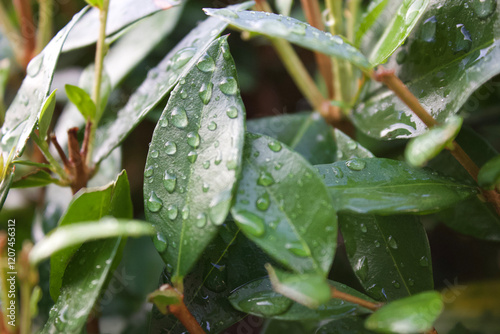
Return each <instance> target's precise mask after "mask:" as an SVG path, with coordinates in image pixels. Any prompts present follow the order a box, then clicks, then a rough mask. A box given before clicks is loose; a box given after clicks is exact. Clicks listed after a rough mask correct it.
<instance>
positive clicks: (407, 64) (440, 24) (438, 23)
mask: <svg viewBox="0 0 500 334" xmlns="http://www.w3.org/2000/svg"><path fill="white" fill-rule="evenodd" d="M499 13H500V6H497V1H493V0H492V1H490V0H488V1H484V2H482V1H479V0H478V1H469V0H445V1H441V0H431V1H430V5H429V7H428V9H427V10H426V12H425V14H424V15H423V16H422V19H421V20H420V21H419V23H418V24H417V26H416V27H415V29H414V30H413V32H412V33H411V35H410V36H409V37H408V39H407V41H406V43H405V44H404V45H403V46H401V47H400V50H399V51H398V53H397V54H396V55H395V56H394V57H392V58H391V59H390V61H389V63H388V65H387V67H388V68H391V69H395V70H396V75H397V76H398V77H399V78H401V80H402V81H403V82H404V83H405V84H406V85H407V86H408V88H409V89H410V91H411V92H412V93H413V94H414V95H415V96H417V98H418V99H419V101H420V103H421V104H422V105H423V107H424V108H425V109H426V110H428V111H429V112H430V113H431V114H432V116H433V117H434V118H435V119H437V121H438V122H444V121H445V120H446V119H447V118H448V117H449V116H450V115H453V114H455V113H457V112H458V111H459V109H460V108H461V107H462V106H463V105H464V104H465V102H466V101H467V100H468V99H469V97H470V96H471V94H472V93H473V92H474V91H475V90H476V89H478V88H479V87H481V85H483V84H484V83H486V82H487V81H488V80H489V79H491V78H492V77H494V76H495V75H497V74H498V73H500V62H498V61H497V59H499V58H500V47H499V45H500V29H499V27H500V20H499V17H500V15H499ZM490 89H492V88H491V87H490ZM361 102H362V103H359V104H358V106H357V107H356V109H355V110H354V111H353V114H352V120H353V122H354V123H355V124H356V126H357V128H359V129H360V130H362V131H363V132H365V133H366V134H368V135H369V136H372V137H374V138H382V139H385V140H390V139H397V138H410V137H415V136H417V135H420V134H422V133H423V132H425V131H426V127H425V125H424V124H423V123H422V121H421V120H419V119H418V118H417V117H416V116H415V115H414V114H413V112H412V111H411V110H409V108H408V107H407V106H406V105H405V104H404V103H403V102H402V101H401V100H400V99H399V98H398V97H397V96H395V95H394V93H393V92H392V91H390V90H388V89H386V88H385V87H380V86H379V85H374V86H373V89H371V91H370V92H369V93H368V94H367V95H366V97H365V98H364V100H362V101H361Z"/></svg>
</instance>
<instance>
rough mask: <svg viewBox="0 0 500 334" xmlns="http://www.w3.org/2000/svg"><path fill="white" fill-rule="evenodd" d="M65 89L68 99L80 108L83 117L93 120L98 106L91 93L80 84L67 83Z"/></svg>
mask: <svg viewBox="0 0 500 334" xmlns="http://www.w3.org/2000/svg"><path fill="white" fill-rule="evenodd" d="M65 89H66V95H67V96H68V99H69V100H70V101H71V102H72V103H73V104H74V105H75V106H76V107H77V108H78V110H79V111H80V113H81V114H82V116H83V118H84V119H86V120H90V121H92V122H93V121H94V120H95V117H96V107H95V103H94V101H92V98H91V97H90V96H89V94H87V92H86V91H84V90H83V89H81V88H80V87H78V86H73V85H66V86H65Z"/></svg>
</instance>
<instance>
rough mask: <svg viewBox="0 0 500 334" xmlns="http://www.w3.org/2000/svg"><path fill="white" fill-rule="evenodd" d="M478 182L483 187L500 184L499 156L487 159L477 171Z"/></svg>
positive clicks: (488, 187) (493, 186)
mask: <svg viewBox="0 0 500 334" xmlns="http://www.w3.org/2000/svg"><path fill="white" fill-rule="evenodd" d="M477 181H478V184H479V186H480V187H481V188H484V189H490V190H492V189H494V188H495V187H497V186H499V185H500V156H498V155H497V156H496V157H494V158H493V159H491V160H489V161H488V162H487V163H485V164H484V166H483V167H482V168H481V170H480V171H479V175H478V177H477Z"/></svg>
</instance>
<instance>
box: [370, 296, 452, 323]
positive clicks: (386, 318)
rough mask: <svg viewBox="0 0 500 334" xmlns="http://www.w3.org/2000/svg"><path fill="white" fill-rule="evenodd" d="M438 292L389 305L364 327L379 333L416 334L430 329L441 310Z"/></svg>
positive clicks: (373, 315) (374, 315)
mask: <svg viewBox="0 0 500 334" xmlns="http://www.w3.org/2000/svg"><path fill="white" fill-rule="evenodd" d="M443 306H444V305H443V301H442V300H441V295H440V294H439V293H438V292H435V291H431V292H423V293H420V294H418V295H415V296H411V297H407V298H404V299H400V300H397V301H394V302H392V303H389V304H387V305H385V306H383V307H382V308H380V309H379V310H378V311H376V312H375V313H374V314H372V315H371V316H370V317H368V319H366V322H365V327H366V328H368V329H370V330H373V331H376V332H379V333H417V332H424V331H426V330H429V329H431V328H432V324H433V323H434V321H435V320H436V319H437V317H438V316H439V314H440V313H441V311H442V309H443Z"/></svg>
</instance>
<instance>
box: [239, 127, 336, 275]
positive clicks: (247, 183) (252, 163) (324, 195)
mask: <svg viewBox="0 0 500 334" xmlns="http://www.w3.org/2000/svg"><path fill="white" fill-rule="evenodd" d="M231 214H232V216H233V218H234V220H235V221H236V223H237V225H238V226H239V227H240V228H241V230H242V231H243V233H245V235H246V236H247V237H248V238H249V239H250V240H252V241H253V242H255V243H256V244H257V245H258V246H259V247H261V248H262V249H263V250H264V251H266V252H267V253H268V254H269V255H270V256H272V257H273V258H274V259H276V260H277V261H279V262H280V263H282V264H283V265H285V266H286V267H288V268H290V269H293V270H294V271H296V272H298V273H305V272H315V273H317V274H320V275H323V276H325V275H326V274H327V273H328V271H329V269H330V266H331V264H332V260H333V256H334V252H335V247H336V241H337V219H336V214H335V210H334V209H333V207H332V206H331V204H330V197H329V195H328V191H327V189H326V188H325V186H324V184H323V183H322V182H321V179H320V177H319V175H318V174H317V172H316V171H315V170H314V167H312V166H311V165H309V164H308V163H307V161H305V160H304V159H303V158H302V157H301V156H300V155H298V154H297V153H295V152H293V151H291V150H290V149H289V148H288V147H286V146H285V145H284V144H281V143H280V142H279V141H277V140H275V139H271V138H269V137H265V136H260V135H253V134H248V135H247V136H246V139H245V150H244V157H243V177H242V179H241V180H240V183H239V186H238V194H237V197H236V202H235V204H234V206H233V208H232V209H231Z"/></svg>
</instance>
